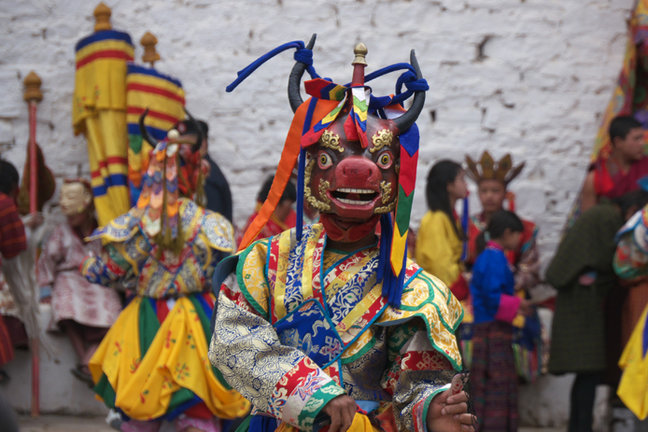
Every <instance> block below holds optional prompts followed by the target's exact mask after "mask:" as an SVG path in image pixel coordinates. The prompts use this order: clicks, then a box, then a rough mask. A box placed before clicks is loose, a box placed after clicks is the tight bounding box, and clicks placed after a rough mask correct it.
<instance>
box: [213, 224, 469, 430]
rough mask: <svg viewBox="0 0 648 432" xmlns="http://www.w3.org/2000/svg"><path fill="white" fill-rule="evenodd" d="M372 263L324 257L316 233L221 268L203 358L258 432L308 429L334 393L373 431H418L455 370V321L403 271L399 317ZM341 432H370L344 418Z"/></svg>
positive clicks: (248, 252) (437, 290)
mask: <svg viewBox="0 0 648 432" xmlns="http://www.w3.org/2000/svg"><path fill="white" fill-rule="evenodd" d="M378 256H379V250H378V247H377V246H375V245H374V246H371V247H368V248H364V249H361V250H358V251H355V252H351V253H347V252H339V251H333V250H326V235H325V233H324V229H323V227H322V225H321V224H316V225H311V226H306V227H304V232H303V236H302V240H301V241H299V242H297V241H296V237H295V231H294V230H289V231H285V232H283V233H281V234H279V235H277V236H275V237H272V238H270V239H264V240H260V241H257V242H255V243H253V244H252V245H250V246H249V247H248V248H247V249H245V250H244V251H243V252H241V253H240V254H239V255H238V256H236V257H231V258H229V259H228V260H232V262H233V261H236V270H235V271H232V272H231V273H230V274H229V276H227V278H226V279H225V281H224V283H223V284H222V286H221V289H220V292H219V297H218V306H217V312H216V315H215V319H214V333H213V336H212V342H211V345H210V349H209V358H210V360H211V361H212V364H214V365H215V366H216V367H217V368H218V369H219V370H220V371H221V373H222V374H223V377H224V378H225V380H227V382H228V383H229V384H230V385H231V386H232V387H233V388H235V389H236V390H238V391H239V392H241V394H242V395H243V396H245V397H246V398H247V399H249V400H250V402H252V404H253V406H254V409H253V412H252V414H255V415H256V416H257V417H258V416H265V417H264V418H266V419H267V418H272V419H274V420H276V424H275V425H273V427H272V428H267V427H266V428H265V429H263V430H277V431H294V430H308V431H310V430H319V425H320V423H321V419H322V415H321V414H320V411H321V410H322V408H323V407H324V406H325V405H326V404H327V403H328V402H329V401H330V400H331V399H333V398H335V397H337V396H340V395H343V394H348V395H349V396H351V397H352V398H354V399H355V400H356V402H357V403H358V406H359V407H360V408H361V409H362V410H364V412H366V413H372V412H373V413H374V414H373V415H375V416H376V417H377V418H378V419H379V420H380V421H381V422H382V421H383V420H382V419H384V418H385V417H386V416H388V417H389V418H388V419H387V420H386V422H387V423H388V424H389V425H391V427H385V426H387V425H386V424H383V429H385V430H399V431H421V432H422V431H425V430H426V429H427V427H426V423H425V419H426V416H427V410H428V407H429V405H430V402H431V400H432V398H433V397H434V396H435V395H436V394H437V393H439V392H440V391H442V390H444V389H446V388H447V385H448V383H449V382H450V380H451V378H452V376H453V375H454V373H455V372H454V371H455V370H458V369H459V368H460V365H461V355H460V352H459V349H458V346H457V342H456V338H455V335H454V332H455V330H456V328H457V326H458V325H459V323H460V322H461V319H462V317H463V310H462V308H461V305H460V304H459V301H458V300H457V299H456V298H455V297H454V296H453V295H452V294H451V293H450V291H449V290H448V289H447V288H446V286H445V285H443V283H441V282H440V281H439V280H438V279H436V278H435V277H433V276H431V275H429V274H427V273H425V272H424V271H422V269H421V268H420V267H419V266H418V265H416V264H415V263H413V262H408V266H407V273H406V276H405V288H404V292H403V297H402V305H401V307H400V308H398V309H396V308H393V307H391V306H389V305H387V303H386V301H385V299H384V298H383V297H382V295H381V292H382V284H381V283H380V282H378V281H377V268H378V266H379V258H378ZM223 264H224V267H227V266H226V264H228V262H224V263H223ZM230 265H231V266H232V267H230V268H233V265H234V264H230ZM392 412H393V414H392ZM376 413H380V414H376ZM385 413H387V414H385ZM370 415H372V414H370ZM381 418H382V419H381ZM361 419H364V421H363V420H361ZM274 420H273V421H274ZM265 424H267V422H266V423H265ZM250 430H253V429H252V427H250ZM351 430H353V431H355V430H362V431H364V430H366V431H372V430H374V429H372V426H370V423H369V421H368V420H367V417H366V416H363V415H356V418H355V419H354V426H352V428H351Z"/></svg>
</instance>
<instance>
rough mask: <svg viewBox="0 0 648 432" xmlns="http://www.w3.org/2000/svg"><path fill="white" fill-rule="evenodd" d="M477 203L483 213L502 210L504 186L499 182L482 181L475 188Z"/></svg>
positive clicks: (504, 195) (504, 193)
mask: <svg viewBox="0 0 648 432" xmlns="http://www.w3.org/2000/svg"><path fill="white" fill-rule="evenodd" d="M477 193H478V195H479V201H480V202H481V205H482V209H483V211H484V212H485V213H495V212H496V211H498V210H502V209H503V208H504V199H505V198H506V186H504V183H502V182H501V181H499V180H482V181H480V182H479V186H478V187H477Z"/></svg>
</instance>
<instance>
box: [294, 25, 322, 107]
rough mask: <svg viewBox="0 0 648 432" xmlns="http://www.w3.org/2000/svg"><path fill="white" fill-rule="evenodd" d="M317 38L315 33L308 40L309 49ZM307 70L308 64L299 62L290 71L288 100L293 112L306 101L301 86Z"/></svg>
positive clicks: (307, 46)
mask: <svg viewBox="0 0 648 432" xmlns="http://www.w3.org/2000/svg"><path fill="white" fill-rule="evenodd" d="M316 38H317V34H316V33H313V36H311V38H310V41H308V45H306V48H307V49H313V47H314V46H315V39H316ZM305 70H306V65H305V64H304V63H302V62H297V63H295V66H293V68H292V71H290V77H289V78H288V101H289V102H290V108H292V110H293V112H295V111H297V108H299V106H300V105H301V104H303V103H304V100H303V99H302V97H301V93H300V91H299V87H300V85H301V79H302V76H303V75H304V71H305Z"/></svg>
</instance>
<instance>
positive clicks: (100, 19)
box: [94, 2, 112, 31]
mask: <svg viewBox="0 0 648 432" xmlns="http://www.w3.org/2000/svg"><path fill="white" fill-rule="evenodd" d="M110 15H112V11H111V10H110V8H109V7H108V6H106V4H105V3H104V2H100V3H99V4H98V5H97V7H96V8H95V10H94V17H95V26H94V30H95V31H100V30H110V29H111V28H112V25H111V24H110Z"/></svg>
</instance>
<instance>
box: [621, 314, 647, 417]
mask: <svg viewBox="0 0 648 432" xmlns="http://www.w3.org/2000/svg"><path fill="white" fill-rule="evenodd" d="M647 314H648V306H646V308H645V309H644V311H643V313H642V314H641V318H640V319H639V322H638V323H637V326H636V327H635V329H634V330H633V332H632V335H631V336H630V339H629V340H628V344H627V345H626V347H625V349H624V350H623V354H622V355H621V358H620V359H619V367H620V368H621V369H622V370H623V375H622V376H621V382H620V383H619V388H618V389H617V394H618V395H619V398H621V400H622V401H623V403H624V404H625V406H627V407H628V409H629V410H630V411H632V412H633V413H634V415H636V416H637V417H639V419H641V420H644V419H645V418H646V417H647V416H648V355H646V356H644V353H643V333H644V326H645V323H646V315H647Z"/></svg>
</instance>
